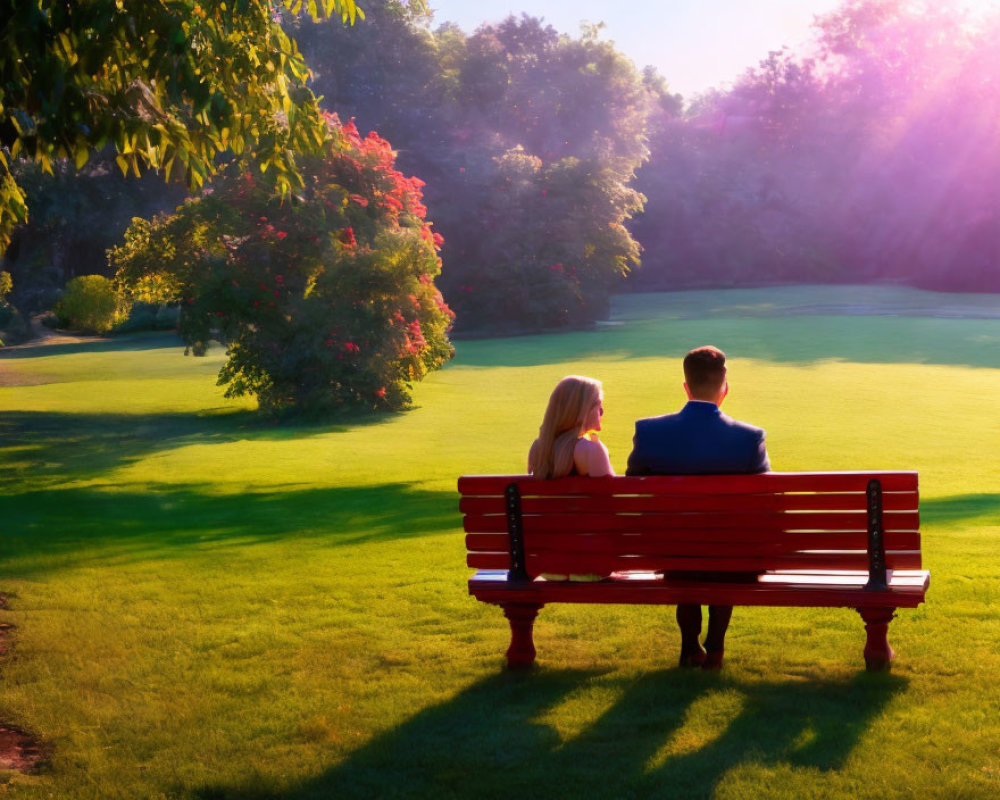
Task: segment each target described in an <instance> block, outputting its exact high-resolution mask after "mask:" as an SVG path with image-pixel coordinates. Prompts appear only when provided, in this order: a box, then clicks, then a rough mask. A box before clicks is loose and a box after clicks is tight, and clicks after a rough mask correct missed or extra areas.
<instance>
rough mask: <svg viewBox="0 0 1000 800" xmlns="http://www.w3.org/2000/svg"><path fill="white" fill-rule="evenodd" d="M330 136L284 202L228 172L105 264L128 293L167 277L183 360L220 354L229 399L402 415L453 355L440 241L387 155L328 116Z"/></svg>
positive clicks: (147, 224)
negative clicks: (216, 350) (222, 349)
mask: <svg viewBox="0 0 1000 800" xmlns="http://www.w3.org/2000/svg"><path fill="white" fill-rule="evenodd" d="M328 127H329V133H330V137H329V140H328V142H327V145H326V147H325V152H324V154H323V156H322V157H317V158H314V159H312V160H307V161H305V162H304V163H303V166H302V176H303V179H304V185H303V188H302V190H301V192H299V193H298V194H297V195H296V196H295V197H294V198H293V199H292V200H291V201H289V200H287V199H286V200H285V201H282V200H281V199H279V198H276V197H275V196H274V193H273V192H272V191H271V190H270V187H269V186H268V185H267V184H266V183H265V182H263V181H260V180H258V179H255V178H254V177H253V175H252V174H250V173H247V172H243V173H240V172H238V171H237V169H236V168H235V167H233V168H232V169H231V170H229V171H226V172H224V173H223V174H222V175H221V177H220V179H219V180H217V181H215V182H214V183H213V184H212V186H211V187H210V188H209V189H208V190H206V191H205V192H203V193H202V194H201V195H200V196H199V197H198V198H196V199H193V200H189V201H187V202H186V203H184V204H183V205H182V206H180V207H179V208H178V209H177V210H176V212H175V213H174V214H172V215H169V216H160V217H155V218H154V219H153V220H151V221H148V220H143V219H135V220H133V223H132V226H131V227H130V228H129V230H128V231H127V232H126V235H125V242H124V244H123V245H122V246H120V247H118V248H116V249H115V250H114V251H112V261H113V262H114V264H115V266H116V267H117V270H118V273H117V274H118V279H119V282H120V285H121V286H122V288H123V290H124V291H125V292H126V293H128V292H129V291H130V288H131V287H135V286H137V285H139V284H140V283H141V282H142V281H143V280H145V279H147V278H148V277H150V276H152V275H160V276H167V277H169V279H170V282H171V284H172V285H174V286H176V287H177V289H176V292H177V298H176V299H177V301H178V302H180V304H181V317H180V332H181V336H182V337H183V339H184V341H185V344H186V345H187V348H188V351H189V352H192V353H194V354H195V355H202V354H204V353H205V351H206V349H207V347H208V344H209V341H210V340H211V339H217V340H219V341H220V342H222V343H223V344H224V345H225V346H226V348H227V355H228V359H227V361H226V364H225V365H224V366H223V368H222V370H221V371H220V373H219V384H220V385H225V386H226V387H227V390H226V396H227V397H233V396H240V395H246V394H252V395H255V396H256V397H257V399H258V402H259V404H260V407H261V408H262V409H264V410H268V411H294V412H301V413H307V414H322V413H326V412H329V411H332V410H334V409H337V408H341V407H367V408H376V409H377V408H382V409H398V408H402V407H404V406H405V405H407V404H408V403H409V401H410V389H411V388H412V384H413V383H414V382H415V381H418V380H420V379H421V378H423V377H424V375H425V374H426V373H427V372H428V371H429V370H432V369H435V368H437V367H439V366H440V365H441V364H443V363H444V362H445V361H447V360H448V359H449V358H451V356H452V354H453V348H452V346H451V343H450V342H449V340H448V330H449V328H450V326H451V322H452V319H453V318H454V315H453V314H452V312H451V310H450V309H449V308H448V306H447V305H446V304H445V302H444V300H443V299H442V297H441V293H440V292H439V291H438V290H437V288H436V287H435V285H434V278H435V277H436V276H437V275H438V274H439V272H440V268H441V261H440V258H439V257H438V249H439V247H440V245H441V237H440V236H438V234H436V233H434V232H433V231H432V229H431V223H430V222H428V221H427V219H426V211H427V210H426V208H425V207H424V205H423V202H422V195H421V187H422V185H423V183H422V181H420V180H419V179H417V178H412V177H411V178H407V177H406V176H404V175H403V174H402V173H400V172H399V171H398V170H397V169H396V168H395V166H394V164H395V153H394V152H393V150H392V148H391V147H390V146H389V143H388V142H386V141H385V140H384V139H382V138H381V137H379V136H378V135H377V134H375V133H369V134H368V136H366V137H361V136H360V135H359V133H358V131H357V129H356V128H355V127H354V125H353V123H347V124H341V123H340V122H339V120H338V119H337V118H336V116H333V115H331V116H330V117H329V119H328Z"/></svg>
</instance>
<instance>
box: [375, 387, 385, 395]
mask: <svg viewBox="0 0 1000 800" xmlns="http://www.w3.org/2000/svg"><path fill="white" fill-rule="evenodd" d="M375 395H376V396H377V397H385V387H384V386H383V387H382V388H381V389H379V390H378V391H377V392H375Z"/></svg>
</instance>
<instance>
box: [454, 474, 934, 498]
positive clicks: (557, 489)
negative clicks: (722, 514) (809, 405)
mask: <svg viewBox="0 0 1000 800" xmlns="http://www.w3.org/2000/svg"><path fill="white" fill-rule="evenodd" d="M870 480H878V481H880V482H881V484H882V491H883V492H912V491H916V489H917V473H916V472H896V471H893V472H765V473H761V474H759V475H656V476H649V477H612V478H559V479H558V480H548V481H546V480H539V479H536V478H532V477H531V476H530V475H520V476H509V475H465V476H463V477H461V478H459V479H458V490H459V492H460V493H461V494H463V495H473V496H489V495H502V494H503V493H504V491H505V490H506V488H507V485H508V484H510V483H512V482H515V483H517V484H518V487H519V488H520V490H521V493H522V495H538V496H551V495H559V494H588V495H599V494H612V493H617V494H621V493H625V492H628V493H634V494H658V495H690V494H712V495H724V494H742V493H746V492H751V493H764V492H796V491H799V492H863V491H865V488H866V487H867V485H868V481H870Z"/></svg>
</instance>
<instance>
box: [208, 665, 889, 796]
mask: <svg viewBox="0 0 1000 800" xmlns="http://www.w3.org/2000/svg"><path fill="white" fill-rule="evenodd" d="M593 677H595V674H594V673H587V672H580V671H558V672H547V671H540V672H537V673H535V674H533V675H529V676H527V678H518V677H515V676H512V675H509V674H501V675H496V676H492V677H489V678H486V679H484V680H482V681H480V682H479V683H476V684H474V685H473V686H471V687H470V688H468V689H466V690H465V691H463V692H462V693H460V694H459V695H458V696H456V697H455V698H454V699H452V700H450V701H449V702H447V703H444V704H442V705H439V706H435V707H432V708H429V709H427V710H425V711H422V712H420V713H419V714H417V715H416V716H414V717H412V718H411V719H409V720H408V721H407V722H405V723H404V724H403V725H401V726H399V727H398V728H396V729H394V730H392V731H390V732H388V733H386V734H384V735H382V736H378V737H375V738H374V739H372V740H371V741H370V742H368V743H367V744H366V745H365V746H363V747H362V748H361V749H360V750H358V751H356V752H355V753H353V754H352V755H350V756H349V757H348V758H347V759H346V761H345V762H344V763H342V764H341V765H339V766H337V767H336V768H334V769H332V770H330V771H329V772H327V773H326V774H323V775H321V776H319V777H318V778H316V779H314V780H311V781H309V782H307V783H304V784H302V785H299V786H297V787H293V788H290V789H288V790H285V791H277V792H275V791H268V790H264V789H248V788H236V787H225V786H214V787H204V788H203V789H202V790H201V791H200V792H198V793H197V794H196V796H197V797H199V798H201V799H202V800H222V798H241V800H268V799H270V800H277V798H285V799H286V800H307V799H308V798H328V797H336V798H338V800H339V799H341V798H355V797H356V798H369V797H434V798H447V797H501V796H503V797H507V796H511V797H519V796H520V797H684V798H709V797H711V796H712V795H713V794H714V792H715V789H716V788H717V787H718V785H719V784H720V783H721V782H723V781H724V780H725V779H726V776H727V775H728V773H730V771H732V770H734V769H738V768H739V767H740V766H742V765H747V766H762V767H764V768H765V769H768V768H773V767H776V766H785V767H786V768H790V769H799V768H801V769H807V770H812V771H820V772H836V771H839V770H841V769H843V768H844V765H845V764H846V763H847V760H848V758H849V757H850V755H851V753H852V752H853V751H854V749H855V748H856V747H857V746H858V745H859V744H860V743H861V741H862V739H863V737H864V736H865V735H866V733H867V732H868V729H869V727H870V725H871V724H872V722H873V720H875V719H876V718H877V717H878V716H879V715H880V714H881V713H882V712H883V711H884V709H885V708H886V706H887V705H888V704H889V702H890V701H891V700H892V699H893V697H894V696H896V695H897V694H899V693H900V692H902V691H904V690H905V688H906V685H907V683H906V680H905V679H903V678H900V677H896V676H892V675H885V674H882V675H868V674H864V673H862V674H860V675H858V676H855V677H853V678H850V679H846V680H838V681H825V682H819V681H805V682H803V681H801V680H778V681H769V682H760V683H756V682H753V683H750V682H740V681H736V680H730V679H727V678H725V677H724V676H717V675H704V674H702V673H700V672H699V673H697V674H693V675H692V674H688V673H682V672H681V671H680V670H676V669H674V670H666V671H660V672H654V673H650V674H647V675H644V676H642V677H640V678H639V679H635V678H631V677H622V678H620V679H617V680H616V679H614V678H611V681H612V684H617V685H613V688H614V689H616V690H618V691H619V692H620V695H619V699H618V701H617V702H616V703H615V704H614V705H613V706H611V707H610V708H609V709H607V710H606V711H605V712H604V713H603V714H602V715H601V716H600V717H598V718H597V719H596V720H594V721H593V722H592V723H591V724H590V725H589V727H585V729H584V730H583V731H582V733H580V734H579V735H577V736H575V737H573V738H568V739H567V740H566V741H562V740H561V739H560V737H559V736H558V734H557V733H556V732H555V730H554V729H553V728H551V727H550V726H549V725H548V724H546V723H545V722H544V721H543V720H542V718H543V716H544V715H545V714H546V713H547V712H549V711H552V712H553V713H554V714H556V715H558V714H559V713H560V712H559V708H558V707H559V705H560V704H561V703H562V702H563V701H565V700H567V699H568V698H569V697H570V696H571V695H572V694H574V693H575V692H576V691H577V690H579V689H580V687H581V685H583V684H585V683H586V682H587V680H588V679H590V678H593ZM599 680H600V681H601V682H602V683H604V684H607V682H608V680H609V679H608V678H607V677H602V678H599ZM718 696H723V697H726V698H730V700H731V698H733V697H734V696H735V697H737V698H739V703H738V704H736V706H735V707H736V708H738V710H734V711H733V712H732V713H731V714H729V715H726V714H723V715H721V716H720V717H719V718H717V719H714V720H713V721H712V725H711V727H712V730H713V731H714V734H710V735H707V736H701V737H699V735H698V734H697V733H695V734H694V735H692V733H691V728H692V726H693V725H694V726H696V725H697V722H694V723H693V722H692V720H691V719H689V717H690V716H694V715H696V714H697V713H698V711H697V710H698V708H699V707H702V708H704V707H705V706H699V703H700V701H703V700H704V701H707V702H708V703H711V701H712V698H713V697H718ZM728 705H730V706H731V705H733V703H732V702H729V703H728ZM567 713H569V712H567Z"/></svg>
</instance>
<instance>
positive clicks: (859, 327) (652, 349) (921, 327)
mask: <svg viewBox="0 0 1000 800" xmlns="http://www.w3.org/2000/svg"><path fill="white" fill-rule="evenodd" d="M706 341H710V342H714V343H715V344H716V345H718V346H719V347H721V348H722V349H723V350H725V351H726V352H727V353H729V354H730V356H731V357H736V358H743V359H757V360H762V361H769V362H773V363H777V364H796V365H802V366H807V365H810V364H814V363H817V362H821V361H831V360H832V361H848V362H852V363H858V364H941V365H945V366H966V367H986V368H991V369H992V368H995V367H996V347H997V343H998V342H1000V320H996V319H988V320H984V319H973V320H966V319H934V318H926V317H893V316H880V317H855V316H808V315H803V316H781V317H774V318H768V317H746V318H740V317H719V318H709V319H694V320H692V319H684V320H676V319H651V320H630V321H627V322H625V323H623V324H622V325H621V326H620V327H607V328H604V329H601V330H596V331H583V332H572V333H560V334H552V335H547V336H520V337H511V338H507V339H503V340H486V341H467V342H461V343H460V344H459V346H458V352H457V355H456V357H455V361H454V362H453V363H454V366H474V367H482V366H496V367H500V366H503V367H527V366H539V365H544V364H558V363H561V362H564V361H593V362H594V367H593V371H594V372H595V373H599V372H600V365H601V363H602V362H606V361H609V360H615V361H621V360H626V359H632V358H666V359H671V360H677V361H678V362H679V360H680V359H681V358H683V357H684V354H685V353H686V352H687V351H688V350H689V349H690V348H691V347H695V346H697V345H700V344H704V343H705V342H706Z"/></svg>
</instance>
